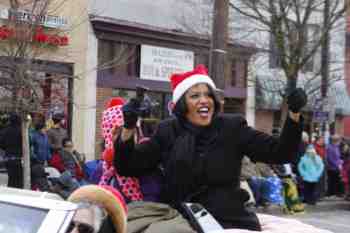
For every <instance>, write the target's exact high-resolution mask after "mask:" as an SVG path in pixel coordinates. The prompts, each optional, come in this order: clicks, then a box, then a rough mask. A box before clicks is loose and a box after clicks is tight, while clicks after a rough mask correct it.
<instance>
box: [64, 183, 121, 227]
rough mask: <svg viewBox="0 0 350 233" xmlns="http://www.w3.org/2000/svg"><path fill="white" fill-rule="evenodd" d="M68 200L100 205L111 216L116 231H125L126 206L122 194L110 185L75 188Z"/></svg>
mask: <svg viewBox="0 0 350 233" xmlns="http://www.w3.org/2000/svg"><path fill="white" fill-rule="evenodd" d="M68 201H71V202H82V201H90V202H92V203H95V204H97V205H100V206H102V207H103V208H104V209H105V210H106V211H107V213H108V217H110V218H111V220H112V222H113V225H114V228H115V230H116V233H126V222H127V217H126V216H127V207H126V203H125V201H124V198H123V196H122V195H121V194H120V193H119V192H118V190H116V189H114V188H113V187H111V186H106V185H103V186H99V185H85V186H82V187H80V188H79V189H77V190H75V191H74V192H73V193H72V194H71V195H70V196H69V197H68Z"/></svg>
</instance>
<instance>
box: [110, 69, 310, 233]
mask: <svg viewBox="0 0 350 233" xmlns="http://www.w3.org/2000/svg"><path fill="white" fill-rule="evenodd" d="M170 79H171V86H172V90H173V96H172V102H173V104H172V105H173V106H174V109H173V113H174V116H175V117H172V118H171V119H168V120H164V121H163V122H161V123H160V125H159V127H158V130H157V131H156V132H155V134H154V135H153V137H152V138H151V139H150V140H149V141H147V142H145V143H143V144H142V145H135V143H134V142H133V140H132V139H133V135H134V133H135V131H136V130H135V127H136V122H137V118H138V116H137V111H135V109H133V106H132V105H131V104H129V103H128V104H126V106H125V107H123V114H124V123H125V122H127V123H128V124H127V125H125V124H124V127H123V129H122V132H121V135H120V136H119V137H118V138H117V139H116V141H115V145H114V148H117V149H116V150H115V156H114V166H115V167H116V169H117V170H118V172H119V173H120V174H121V175H124V176H136V177H138V176H142V175H147V174H148V173H149V172H151V171H152V170H156V169H157V168H158V167H159V166H161V167H162V168H163V173H164V188H163V189H162V190H163V192H162V194H161V199H162V201H163V202H165V203H167V204H169V205H170V206H171V207H175V208H176V209H178V210H180V212H181V211H182V206H183V202H197V203H199V204H201V205H202V206H203V207H204V208H205V209H207V210H208V211H209V212H210V213H211V214H212V215H213V216H214V218H215V219H216V220H217V221H218V222H219V223H220V224H221V225H222V226H223V227H224V228H241V229H249V230H256V231H261V225H260V222H259V220H258V218H257V216H256V214H254V213H252V212H251V211H249V210H248V209H246V207H245V202H246V201H247V200H248V199H249V194H247V193H246V192H245V191H244V190H242V189H240V187H239V183H240V182H239V177H240V170H241V160H242V157H243V155H246V156H248V157H250V158H251V159H252V160H254V161H260V162H265V163H288V162H290V161H292V160H293V159H294V158H295V157H296V156H297V151H298V146H299V143H300V140H301V133H302V128H303V124H302V120H300V118H301V116H300V113H299V112H300V109H301V108H302V107H303V106H304V105H305V104H306V102H307V98H306V95H305V93H304V91H303V90H301V89H297V90H295V91H294V92H292V93H291V95H290V96H289V99H288V103H289V108H290V112H289V115H288V118H287V120H286V121H285V126H284V129H283V131H282V133H281V137H280V138H276V137H272V136H270V135H267V134H264V133H262V132H259V131H257V130H255V129H253V128H251V127H249V126H248V125H247V122H246V120H245V119H244V118H243V117H242V116H239V115H228V114H222V113H219V111H220V102H219V101H218V98H217V96H216V86H215V83H214V82H213V80H212V79H211V78H210V77H209V76H208V73H207V69H206V68H205V67H204V66H203V65H199V66H197V67H196V68H195V69H194V70H192V71H189V72H185V73H178V74H173V75H172V76H171V77H170ZM135 101H136V100H134V101H133V102H130V103H134V102H135ZM121 154H122V155H123V156H118V155H121ZM146 217H147V216H146ZM128 224H129V225H128V226H131V227H132V226H133V222H132V221H131V222H129V223H128ZM135 224H136V223H135ZM172 228H173V227H171V226H169V229H172ZM152 229H153V228H152ZM195 230H198V229H195ZM159 232H161V231H159ZM169 232H170V231H169ZM174 232H176V231H174ZM186 232H192V231H186ZM199 232H200V231H199Z"/></svg>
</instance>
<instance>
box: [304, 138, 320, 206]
mask: <svg viewBox="0 0 350 233" xmlns="http://www.w3.org/2000/svg"><path fill="white" fill-rule="evenodd" d="M298 170H299V173H300V175H301V177H302V179H303V182H304V201H305V202H306V203H307V204H310V205H315V204H316V202H317V193H316V191H317V189H316V188H317V183H318V181H319V180H320V177H321V175H322V173H323V170H324V164H323V161H322V159H321V157H320V156H319V155H318V154H317V153H316V150H315V148H314V146H313V145H309V146H308V147H307V148H306V151H305V154H304V156H303V157H301V159H300V161H299V164H298Z"/></svg>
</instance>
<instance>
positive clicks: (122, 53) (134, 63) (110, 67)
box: [98, 40, 141, 77]
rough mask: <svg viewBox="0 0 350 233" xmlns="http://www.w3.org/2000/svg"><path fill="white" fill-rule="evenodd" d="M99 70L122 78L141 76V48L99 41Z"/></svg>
mask: <svg viewBox="0 0 350 233" xmlns="http://www.w3.org/2000/svg"><path fill="white" fill-rule="evenodd" d="M98 47H99V48H98V69H99V70H101V71H108V72H110V73H113V74H117V75H121V76H133V77H135V76H139V74H140V53H141V46H140V45H137V44H129V43H122V42H116V41H108V40H99V43H98Z"/></svg>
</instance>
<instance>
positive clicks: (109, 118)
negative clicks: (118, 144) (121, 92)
mask: <svg viewBox="0 0 350 233" xmlns="http://www.w3.org/2000/svg"><path fill="white" fill-rule="evenodd" d="M124 103H125V100H124V99H123V98H121V97H115V98H112V99H111V100H110V101H109V102H108V103H107V105H106V109H105V110H104V111H103V113H102V124H101V128H102V136H103V138H104V139H105V148H110V147H111V146H112V143H113V142H112V137H113V135H112V130H113V128H114V127H116V126H118V127H120V126H122V125H123V124H124V120H123V112H122V106H123V104H124Z"/></svg>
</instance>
